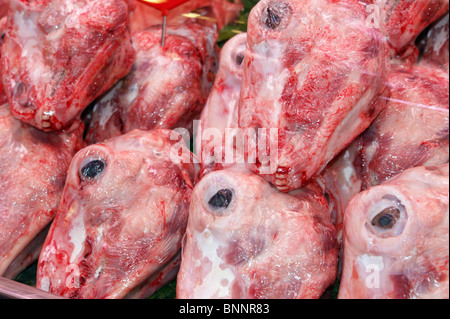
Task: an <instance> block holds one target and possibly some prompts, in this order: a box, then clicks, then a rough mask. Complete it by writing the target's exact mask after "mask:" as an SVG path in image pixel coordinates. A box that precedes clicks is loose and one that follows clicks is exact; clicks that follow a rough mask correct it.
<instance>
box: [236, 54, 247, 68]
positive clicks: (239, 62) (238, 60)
mask: <svg viewBox="0 0 450 319" xmlns="http://www.w3.org/2000/svg"><path fill="white" fill-rule="evenodd" d="M244 58H245V53H243V52H240V53H238V54H237V55H236V64H237V65H242V62H244Z"/></svg>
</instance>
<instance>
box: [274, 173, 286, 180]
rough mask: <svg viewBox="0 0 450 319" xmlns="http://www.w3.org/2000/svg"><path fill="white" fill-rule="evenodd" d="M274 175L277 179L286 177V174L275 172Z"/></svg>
mask: <svg viewBox="0 0 450 319" xmlns="http://www.w3.org/2000/svg"><path fill="white" fill-rule="evenodd" d="M275 177H276V178H277V179H286V178H287V177H288V176H287V174H281V173H276V174H275Z"/></svg>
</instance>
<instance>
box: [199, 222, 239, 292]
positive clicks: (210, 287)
mask: <svg viewBox="0 0 450 319" xmlns="http://www.w3.org/2000/svg"><path fill="white" fill-rule="evenodd" d="M194 240H195V242H196V243H197V245H198V246H199V247H201V248H202V252H203V255H202V258H201V259H198V260H196V265H195V268H197V267H198V268H200V267H202V261H203V260H204V259H209V261H210V262H211V263H212V266H211V271H210V272H209V273H207V274H206V276H205V277H204V278H203V280H202V283H201V284H200V285H198V286H197V287H196V288H195V292H194V298H196V299H204V298H209V297H211V296H215V297H217V298H224V297H227V296H229V295H230V290H231V287H232V284H233V281H234V279H235V276H234V274H233V272H232V271H231V269H229V268H226V267H221V265H224V264H225V262H224V261H223V260H222V259H221V258H220V257H219V256H218V255H217V251H218V250H219V248H220V246H221V245H220V244H219V243H218V242H217V241H216V240H215V239H214V236H213V235H212V233H211V232H210V231H209V230H208V229H206V230H204V231H203V232H202V233H200V234H196V235H195V239H194Z"/></svg>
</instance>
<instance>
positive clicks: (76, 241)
mask: <svg viewBox="0 0 450 319" xmlns="http://www.w3.org/2000/svg"><path fill="white" fill-rule="evenodd" d="M69 237H70V242H71V243H72V244H73V250H72V254H71V255H70V263H74V261H75V259H76V258H77V256H79V255H80V254H81V253H82V251H83V247H84V242H85V240H86V229H85V227H84V221H83V215H82V214H79V215H78V216H77V217H76V218H75V220H74V222H73V226H72V228H71V229H70V232H69Z"/></svg>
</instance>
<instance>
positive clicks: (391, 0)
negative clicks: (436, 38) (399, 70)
mask: <svg viewBox="0 0 450 319" xmlns="http://www.w3.org/2000/svg"><path fill="white" fill-rule="evenodd" d="M365 2H367V3H369V4H371V5H372V7H369V8H368V11H369V12H370V13H371V14H372V15H374V18H375V15H377V14H379V16H378V17H376V18H377V19H379V21H378V22H379V27H380V28H381V29H382V30H383V31H384V32H385V33H386V35H387V37H388V41H389V44H390V45H391V47H392V48H393V49H394V50H395V51H396V52H397V53H403V51H405V50H406V49H408V47H409V46H411V45H414V41H415V40H416V38H417V37H418V35H419V34H420V33H421V32H422V31H423V30H425V29H426V28H427V27H428V26H429V25H431V24H432V23H433V22H434V21H436V20H437V19H439V18H440V17H441V16H442V15H444V14H445V13H446V11H447V10H448V8H449V1H448V0H414V1H411V0H365ZM371 22H372V23H375V21H374V20H371Z"/></svg>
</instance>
